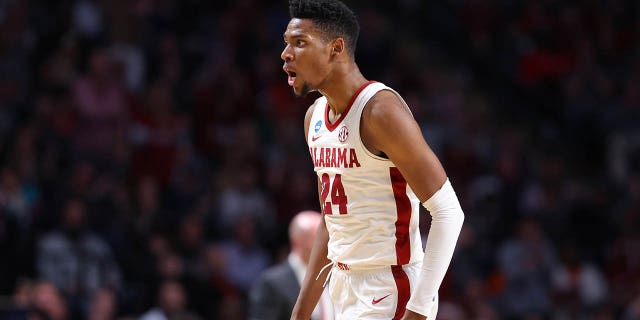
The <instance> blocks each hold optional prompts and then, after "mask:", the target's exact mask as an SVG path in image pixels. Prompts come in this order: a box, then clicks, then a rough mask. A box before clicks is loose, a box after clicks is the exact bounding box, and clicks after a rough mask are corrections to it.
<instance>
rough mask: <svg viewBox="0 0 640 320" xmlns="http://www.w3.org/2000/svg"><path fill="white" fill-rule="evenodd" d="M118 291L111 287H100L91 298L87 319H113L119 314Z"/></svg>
mask: <svg viewBox="0 0 640 320" xmlns="http://www.w3.org/2000/svg"><path fill="white" fill-rule="evenodd" d="M117 300H118V299H117V296H116V293H115V292H114V291H113V290H112V289H109V288H100V289H98V291H96V293H95V294H94V295H93V297H92V298H91V303H90V304H89V310H88V312H87V317H86V319H87V320H113V319H115V318H116V316H117V314H118V301H117Z"/></svg>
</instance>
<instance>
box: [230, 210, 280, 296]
mask: <svg viewBox="0 0 640 320" xmlns="http://www.w3.org/2000/svg"><path fill="white" fill-rule="evenodd" d="M257 236H258V234H257V232H256V220H254V219H253V217H252V216H250V215H242V216H240V217H239V218H238V219H237V220H236V221H235V224H234V225H233V235H232V238H231V239H229V240H227V241H224V242H223V243H222V244H221V246H222V252H223V254H224V258H225V266H224V273H225V277H226V278H227V279H228V280H229V282H231V283H232V284H233V285H234V286H235V287H236V288H238V289H239V290H240V292H241V293H242V294H243V295H245V294H246V293H248V291H249V288H250V287H251V284H253V282H254V281H255V280H256V279H257V278H258V276H259V275H260V272H262V271H263V270H264V269H266V268H267V267H268V266H269V264H270V262H271V261H270V259H269V255H268V253H267V251H266V250H265V249H264V248H263V247H262V246H261V245H260V243H259V242H257V241H256V237H257Z"/></svg>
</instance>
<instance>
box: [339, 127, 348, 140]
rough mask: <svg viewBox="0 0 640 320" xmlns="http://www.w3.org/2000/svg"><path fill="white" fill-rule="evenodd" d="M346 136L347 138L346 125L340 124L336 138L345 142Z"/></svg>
mask: <svg viewBox="0 0 640 320" xmlns="http://www.w3.org/2000/svg"><path fill="white" fill-rule="evenodd" d="M348 138H349V129H348V128H347V126H342V127H341V128H340V131H339V132H338V140H340V142H345V141H347V139H348Z"/></svg>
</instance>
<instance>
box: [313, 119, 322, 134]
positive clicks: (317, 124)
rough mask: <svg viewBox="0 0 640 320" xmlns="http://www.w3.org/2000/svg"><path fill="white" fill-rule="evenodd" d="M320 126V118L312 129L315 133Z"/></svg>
mask: <svg viewBox="0 0 640 320" xmlns="http://www.w3.org/2000/svg"><path fill="white" fill-rule="evenodd" d="M320 127H322V120H318V122H316V125H315V127H314V128H313V129H314V130H315V132H316V133H317V132H318V131H320Z"/></svg>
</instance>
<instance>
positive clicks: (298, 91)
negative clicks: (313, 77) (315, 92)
mask: <svg viewBox="0 0 640 320" xmlns="http://www.w3.org/2000/svg"><path fill="white" fill-rule="evenodd" d="M309 92H311V87H310V86H309V84H308V83H306V82H305V83H303V84H302V87H293V93H294V94H295V95H296V97H298V98H302V97H306V96H307V94H308V93H309Z"/></svg>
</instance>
